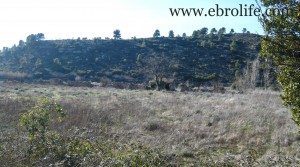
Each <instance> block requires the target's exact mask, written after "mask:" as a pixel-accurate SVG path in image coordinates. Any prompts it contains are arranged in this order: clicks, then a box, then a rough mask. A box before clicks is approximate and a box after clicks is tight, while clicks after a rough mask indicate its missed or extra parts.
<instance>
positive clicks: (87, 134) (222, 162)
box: [0, 82, 300, 166]
mask: <svg viewBox="0 0 300 167" xmlns="http://www.w3.org/2000/svg"><path fill="white" fill-rule="evenodd" d="M0 85H1V87H0V162H2V163H1V164H2V166H17V165H20V166H29V165H28V161H27V160H26V154H27V152H26V150H27V147H28V139H27V138H28V137H27V133H28V132H26V130H25V129H24V127H22V126H21V125H20V123H19V122H20V119H21V117H22V115H23V114H25V113H26V112H27V111H28V110H30V108H31V107H33V106H34V105H35V104H36V101H37V99H39V98H48V99H50V101H53V102H56V103H58V104H61V106H62V108H63V111H64V112H65V113H66V117H65V118H64V119H63V120H62V122H60V123H55V124H51V126H50V127H49V129H51V131H55V132H56V133H58V134H60V135H61V136H68V139H71V140H74V139H76V140H77V139H78V140H79V139H80V141H88V143H90V145H91V148H97V149H98V152H101V151H99V150H101V148H102V150H106V151H102V153H101V154H100V153H97V154H94V153H95V152H97V151H95V150H93V149H90V150H89V151H88V153H87V154H84V155H81V154H80V153H77V154H78V156H77V159H75V160H76V163H75V160H74V164H73V166H105V165H108V166H140V165H141V164H145V165H144V166H157V165H158V166H159V165H161V166H296V165H297V164H298V163H299V162H300V159H299V158H300V156H299V149H300V146H299V140H300V137H299V136H298V128H297V126H296V125H295V124H294V123H293V121H292V120H291V119H290V118H291V114H290V112H289V110H288V109H287V108H286V107H284V106H283V105H282V102H281V100H280V97H279V95H280V92H274V91H264V90H254V91H249V92H247V93H243V94H238V93H234V92H232V91H227V92H226V93H224V94H221V93H209V92H165V91H149V90H124V89H114V88H103V87H93V88H87V87H67V86H53V85H38V84H35V85H30V84H24V83H23V84H20V83H3V82H1V84H0ZM68 141H69V140H68ZM49 147H50V146H49ZM86 147H87V146H86ZM88 148H89V147H88ZM104 148H105V149H104ZM121 148H126V149H121ZM118 149H119V151H118V153H116V151H112V150H118ZM108 150H110V151H108ZM122 150H123V151H122ZM124 150H125V151H124ZM141 150H142V151H141ZM149 150H150V151H149ZM77 151H82V149H77ZM67 152H69V150H68V151H67ZM73 152H76V149H75V151H74V150H73ZM103 152H104V153H103ZM149 152H151V153H149ZM105 153H109V154H105ZM77 154H76V155H77ZM91 154H93V156H90V155H91ZM140 154H141V155H140ZM142 154H145V155H146V154H147V156H143V155H142ZM79 155H80V156H79ZM47 156H48V157H49V155H47ZM85 156H86V157H85ZM103 157H105V158H103ZM124 157H125V158H124ZM40 158H41V157H40ZM42 158H43V159H44V160H45V159H47V158H46V157H42ZM147 158H148V159H151V160H149V161H148V159H147ZM37 159H38V158H37ZM113 160H114V162H112V161H113ZM61 161H63V160H61ZM137 161H138V162H139V163H137ZM145 162H147V163H148V164H146V163H145ZM156 162H158V163H156ZM30 163H31V165H33V166H34V165H36V166H38V165H43V166H49V165H52V166H72V164H69V165H68V164H66V163H64V162H51V161H50V162H48V161H46V160H45V161H43V162H41V163H42V164H41V163H40V164H39V163H37V162H36V163H32V162H30ZM155 163H156V164H155ZM75 164H76V165H75Z"/></svg>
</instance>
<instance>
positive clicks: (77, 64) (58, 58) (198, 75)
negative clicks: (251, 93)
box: [0, 28, 261, 84]
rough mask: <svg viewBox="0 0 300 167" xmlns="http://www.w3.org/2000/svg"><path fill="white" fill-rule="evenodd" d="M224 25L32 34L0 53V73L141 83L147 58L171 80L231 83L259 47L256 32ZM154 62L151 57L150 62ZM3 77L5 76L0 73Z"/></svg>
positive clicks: (147, 76) (147, 75) (146, 76)
mask: <svg viewBox="0 0 300 167" xmlns="http://www.w3.org/2000/svg"><path fill="white" fill-rule="evenodd" d="M225 32H226V29H225V28H221V29H220V30H219V31H216V30H215V31H211V33H209V34H208V30H207V28H202V29H201V30H197V31H194V33H193V35H192V36H191V37H186V35H184V37H179V36H177V37H174V32H173V31H170V37H160V34H159V30H157V31H156V32H155V34H154V37H153V38H144V39H137V38H133V39H130V40H123V39H121V38H120V37H121V33H120V30H115V31H114V39H101V38H95V39H92V40H90V39H85V38H83V39H79V38H78V39H66V40H44V35H43V34H41V33H40V34H36V35H34V34H32V35H30V36H28V37H27V40H26V42H24V41H20V42H19V44H18V45H17V46H13V47H11V48H4V49H3V50H2V52H1V53H0V72H2V73H5V72H14V73H21V74H24V75H25V76H26V77H29V76H30V77H31V79H39V78H40V79H50V78H60V79H65V80H84V81H96V82H99V80H100V78H108V79H110V80H112V81H116V82H133V83H145V82H148V81H149V80H151V79H154V76H153V75H152V74H151V73H148V72H145V71H149V70H151V69H145V67H149V66H150V65H149V62H148V60H149V59H151V60H155V61H158V62H160V61H161V59H165V60H166V61H165V62H167V63H166V64H164V66H165V67H166V68H164V70H163V71H161V73H163V74H164V77H166V79H171V78H172V79H173V81H174V82H176V83H184V82H186V81H189V82H191V83H195V84H202V83H207V82H210V81H213V80H214V81H216V80H218V81H220V82H222V83H226V84H230V83H232V82H233V81H234V80H235V74H236V73H241V72H242V68H243V67H245V66H246V64H247V62H249V61H251V60H253V59H255V58H256V57H257V55H258V53H259V51H260V38H261V37H260V36H259V35H255V34H250V33H233V32H232V31H231V32H230V33H229V34H226V33H225ZM152 63H153V61H152ZM1 76H5V75H1Z"/></svg>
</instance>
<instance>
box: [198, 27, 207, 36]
mask: <svg viewBox="0 0 300 167" xmlns="http://www.w3.org/2000/svg"><path fill="white" fill-rule="evenodd" d="M207 32H208V29H207V28H206V27H203V28H201V29H200V31H199V36H200V37H204V36H206V35H207Z"/></svg>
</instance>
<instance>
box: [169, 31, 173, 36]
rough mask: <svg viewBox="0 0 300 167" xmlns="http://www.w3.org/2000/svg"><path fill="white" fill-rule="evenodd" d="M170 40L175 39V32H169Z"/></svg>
mask: <svg viewBox="0 0 300 167" xmlns="http://www.w3.org/2000/svg"><path fill="white" fill-rule="evenodd" d="M169 38H174V31H173V30H170V31H169Z"/></svg>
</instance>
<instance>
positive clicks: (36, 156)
mask: <svg viewBox="0 0 300 167" xmlns="http://www.w3.org/2000/svg"><path fill="white" fill-rule="evenodd" d="M64 116H65V113H64V112H63V110H62V108H61V106H60V105H59V104H56V103H53V102H51V101H50V100H49V99H40V100H38V102H37V104H36V105H35V106H34V107H32V108H31V109H30V110H28V111H27V112H25V113H24V114H23V115H22V117H21V121H20V124H21V126H22V127H23V128H24V129H25V130H26V131H25V133H24V135H21V133H20V132H19V133H18V134H14V135H12V136H9V137H6V142H1V147H0V148H1V159H0V160H1V162H4V164H2V165H4V166H53V165H54V166H168V164H167V161H166V156H164V155H163V154H161V153H160V152H159V151H158V150H154V149H150V148H147V147H144V146H142V145H140V144H119V143H114V142H110V141H109V140H98V139H96V140H91V139H88V138H85V137H83V136H82V135H74V134H76V133H75V132H68V133H62V132H58V131H56V130H51V129H54V128H53V127H55V126H57V124H59V122H61V121H62V120H63V117H64ZM71 131H72V130H71ZM4 151H5V152H6V153H5V154H4Z"/></svg>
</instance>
